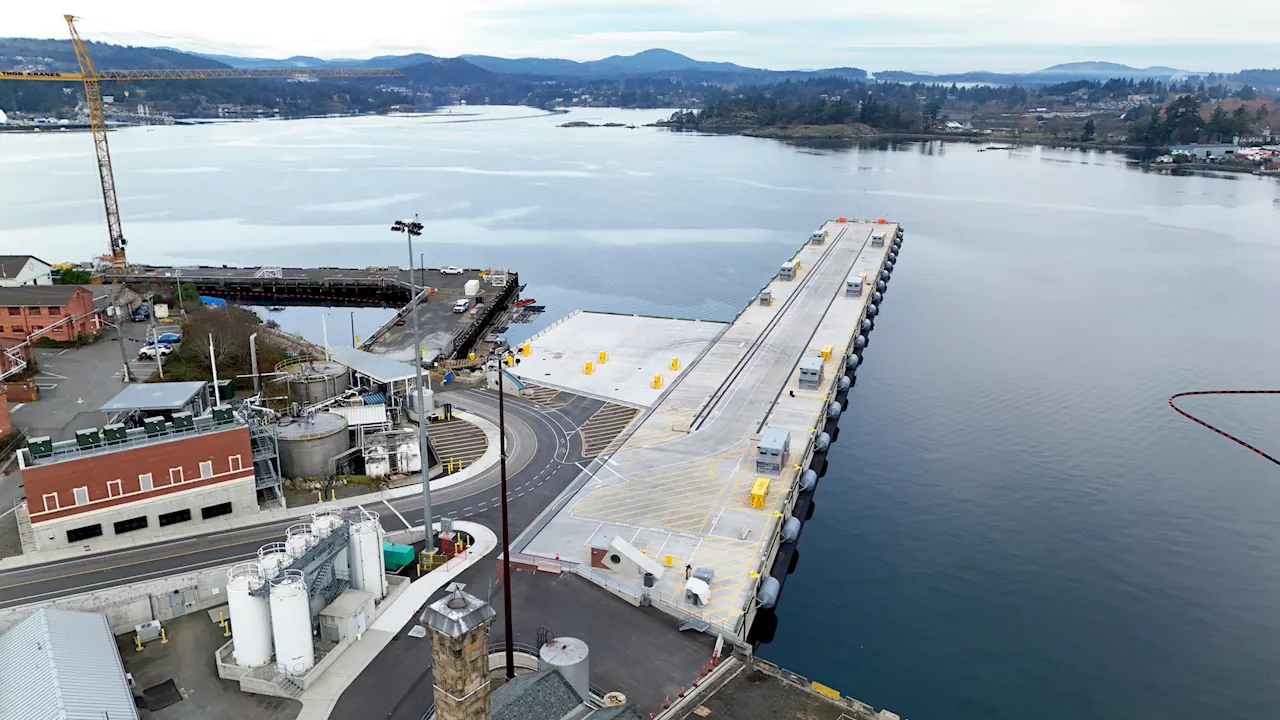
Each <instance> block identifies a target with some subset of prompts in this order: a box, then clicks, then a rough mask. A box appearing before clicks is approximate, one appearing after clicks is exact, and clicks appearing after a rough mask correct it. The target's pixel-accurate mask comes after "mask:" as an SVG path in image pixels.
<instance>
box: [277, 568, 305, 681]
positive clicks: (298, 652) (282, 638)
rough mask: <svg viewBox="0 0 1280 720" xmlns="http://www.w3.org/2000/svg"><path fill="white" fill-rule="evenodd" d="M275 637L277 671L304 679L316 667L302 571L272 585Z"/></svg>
mask: <svg viewBox="0 0 1280 720" xmlns="http://www.w3.org/2000/svg"><path fill="white" fill-rule="evenodd" d="M271 637H272V638H273V639H274V640H275V644H276V668H277V669H278V670H279V671H280V672H282V673H285V674H286V675H302V674H304V673H306V672H307V671H308V670H310V669H311V668H312V666H314V665H315V664H316V653H315V646H314V645H312V643H311V603H310V601H309V600H308V598H307V583H306V580H305V578H304V577H303V575H302V571H301V570H285V571H284V572H283V573H281V574H280V576H279V577H277V578H275V579H274V580H272V581H271Z"/></svg>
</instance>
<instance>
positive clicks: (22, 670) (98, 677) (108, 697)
mask: <svg viewBox="0 0 1280 720" xmlns="http://www.w3.org/2000/svg"><path fill="white" fill-rule="evenodd" d="M0 678H4V680H5V682H4V691H3V692H0V718H13V719H14V720H19V719H21V720H26V719H28V718H29V719H30V720H79V719H80V718H110V719H111V720H137V719H138V711H137V709H136V708H135V707H134V703H133V692H132V691H131V690H130V689H129V682H128V680H127V679H126V678H125V674H124V664H123V663H122V662H121V661H120V653H119V652H117V651H116V641H115V636H114V635H112V634H111V627H110V626H109V625H108V624H107V617H106V616H105V615H102V614H99V613H87V612H76V611H72V610H56V609H53V608H44V609H41V610H37V611H35V612H34V613H32V614H31V616H30V617H28V618H27V619H26V620H23V621H22V622H20V623H18V624H17V625H14V626H13V627H11V628H9V630H8V631H7V632H6V633H5V634H4V635H0Z"/></svg>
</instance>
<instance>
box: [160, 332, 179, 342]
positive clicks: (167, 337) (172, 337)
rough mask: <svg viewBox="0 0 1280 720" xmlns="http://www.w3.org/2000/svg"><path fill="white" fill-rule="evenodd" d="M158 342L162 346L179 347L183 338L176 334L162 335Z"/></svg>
mask: <svg viewBox="0 0 1280 720" xmlns="http://www.w3.org/2000/svg"><path fill="white" fill-rule="evenodd" d="M156 342H157V343H159V344H161V345H177V344H178V343H180V342H182V336H181V335H179V334H178V333H174V332H167V333H161V334H160V336H159V337H157V338H156Z"/></svg>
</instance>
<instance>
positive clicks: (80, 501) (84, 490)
mask: <svg viewBox="0 0 1280 720" xmlns="http://www.w3.org/2000/svg"><path fill="white" fill-rule="evenodd" d="M71 493H72V494H73V495H74V496H75V498H76V505H88V504H89V488H88V487H78V488H76V489H75V490H72V491H71Z"/></svg>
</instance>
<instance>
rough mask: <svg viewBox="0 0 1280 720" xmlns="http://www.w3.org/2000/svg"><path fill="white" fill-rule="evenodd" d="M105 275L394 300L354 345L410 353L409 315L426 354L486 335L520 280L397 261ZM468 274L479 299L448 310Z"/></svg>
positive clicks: (348, 300) (223, 291)
mask: <svg viewBox="0 0 1280 720" xmlns="http://www.w3.org/2000/svg"><path fill="white" fill-rule="evenodd" d="M106 280H107V281H108V282H123V283H126V284H128V285H132V286H142V287H146V286H152V287H161V288H171V287H173V286H174V285H176V284H179V283H182V284H186V283H191V284H193V285H195V286H196V289H197V290H198V291H199V292H200V293H201V294H202V295H210V296H214V297H219V298H223V299H226V300H233V301H237V302H243V303H249V304H262V305H314V306H326V307H395V308H399V310H397V312H396V314H395V315H394V316H393V317H392V318H391V319H390V320H388V321H387V322H386V323H385V324H384V325H383V326H382V327H380V328H378V330H377V331H375V332H374V333H373V334H372V335H371V336H369V337H368V338H365V339H364V341H363V343H362V344H361V346H360V347H361V349H363V350H367V351H369V352H373V353H378V354H382V355H387V356H389V357H391V358H394V359H396V360H404V361H411V360H412V359H413V347H414V337H413V336H414V327H415V323H414V316H415V315H416V316H417V324H416V327H417V328H418V336H419V337H418V338H417V340H418V345H420V346H422V348H423V350H424V357H426V358H427V360H434V359H449V358H452V357H459V356H464V355H466V354H467V353H468V352H469V351H470V350H471V349H473V348H474V347H475V346H476V344H477V343H478V342H480V341H482V340H483V339H484V338H485V336H486V334H487V333H488V331H489V328H490V327H491V326H492V325H493V324H494V323H495V322H496V321H497V320H498V319H499V317H500V316H501V315H502V313H503V312H504V311H505V310H506V309H507V308H508V306H509V305H510V303H511V302H512V301H514V300H515V298H516V295H517V294H518V292H519V286H520V279H519V276H518V275H517V274H516V273H508V272H507V271H505V270H502V271H494V270H492V269H489V270H481V269H477V268H471V269H465V270H462V271H461V272H460V273H458V274H445V273H444V272H442V271H441V269H440V268H426V269H422V268H418V269H415V270H414V271H413V272H412V274H410V272H409V271H408V270H403V269H400V268H398V267H368V268H365V269H363V270H361V269H356V268H338V267H320V268H298V267H228V266H220V267H215V266H186V267H177V266H174V267H168V266H151V265H138V266H132V267H130V268H129V269H128V271H127V272H124V273H119V272H113V273H111V274H109V275H108V276H107V278H106ZM471 280H475V281H478V282H479V285H480V294H479V295H478V296H475V298H474V299H476V300H477V301H478V302H477V303H476V305H475V307H473V308H472V309H471V310H469V311H467V312H465V313H455V312H453V304H454V303H455V302H456V301H457V300H459V299H461V298H463V297H466V295H465V288H466V284H467V282H468V281H471ZM423 288H429V289H428V290H425V291H424V290H423Z"/></svg>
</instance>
